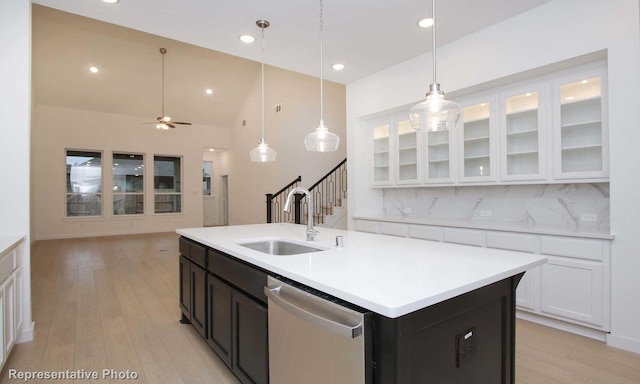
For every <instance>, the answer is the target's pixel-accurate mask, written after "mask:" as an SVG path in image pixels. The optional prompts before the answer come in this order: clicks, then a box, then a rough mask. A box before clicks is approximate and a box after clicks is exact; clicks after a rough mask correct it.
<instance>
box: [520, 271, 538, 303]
mask: <svg viewBox="0 0 640 384" xmlns="http://www.w3.org/2000/svg"><path fill="white" fill-rule="evenodd" d="M539 273H540V268H539V267H538V268H534V269H531V270H528V271H527V272H526V273H525V274H524V276H523V277H522V279H521V280H520V283H519V284H518V288H516V306H517V307H518V309H528V310H531V311H535V310H537V309H538V305H537V304H536V297H537V296H538V295H537V293H538V279H539Z"/></svg>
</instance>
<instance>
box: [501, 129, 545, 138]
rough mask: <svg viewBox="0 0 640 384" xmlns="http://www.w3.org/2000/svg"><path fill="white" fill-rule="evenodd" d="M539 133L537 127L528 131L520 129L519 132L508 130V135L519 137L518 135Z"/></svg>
mask: <svg viewBox="0 0 640 384" xmlns="http://www.w3.org/2000/svg"><path fill="white" fill-rule="evenodd" d="M537 133H538V130H537V129H529V130H526V131H518V132H508V133H507V137H518V136H527V135H535V134H537Z"/></svg>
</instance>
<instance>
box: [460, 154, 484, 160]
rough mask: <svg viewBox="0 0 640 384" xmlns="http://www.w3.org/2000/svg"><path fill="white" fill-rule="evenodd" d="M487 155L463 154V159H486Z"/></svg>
mask: <svg viewBox="0 0 640 384" xmlns="http://www.w3.org/2000/svg"><path fill="white" fill-rule="evenodd" d="M488 158H489V155H477V156H465V157H464V159H465V160H475V159H488Z"/></svg>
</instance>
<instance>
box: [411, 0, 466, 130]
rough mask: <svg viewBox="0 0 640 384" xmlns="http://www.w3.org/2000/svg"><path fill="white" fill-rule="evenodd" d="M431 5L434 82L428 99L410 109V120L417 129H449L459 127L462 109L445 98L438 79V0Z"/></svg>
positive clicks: (430, 87)
mask: <svg viewBox="0 0 640 384" xmlns="http://www.w3.org/2000/svg"><path fill="white" fill-rule="evenodd" d="M431 6H432V10H431V15H432V19H433V26H432V29H431V39H432V46H431V58H432V59H433V83H432V84H431V85H429V92H427V98H426V100H425V101H423V102H422V103H419V104H416V105H414V106H413V107H412V108H411V109H410V110H409V121H410V122H411V127H412V128H413V129H415V130H416V131H447V130H449V129H454V128H456V127H457V125H458V121H460V114H461V111H462V109H461V108H460V106H459V105H458V104H456V103H455V102H453V101H451V100H445V98H444V92H442V91H441V90H440V84H438V82H437V81H436V0H432V1H431Z"/></svg>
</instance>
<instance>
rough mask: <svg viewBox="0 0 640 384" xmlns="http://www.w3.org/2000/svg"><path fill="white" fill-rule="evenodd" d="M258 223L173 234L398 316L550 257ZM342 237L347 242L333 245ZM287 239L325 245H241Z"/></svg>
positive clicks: (526, 268) (506, 275) (356, 302)
mask: <svg viewBox="0 0 640 384" xmlns="http://www.w3.org/2000/svg"><path fill="white" fill-rule="evenodd" d="M317 229H318V230H319V231H320V234H319V235H318V237H317V238H316V240H314V241H312V242H306V241H305V230H306V226H304V225H297V224H284V223H277V224H255V225H237V226H226V227H209V228H190V229H179V230H177V231H176V232H177V233H178V234H180V235H182V236H185V237H187V238H189V239H192V240H194V241H197V242H199V243H201V244H204V245H207V246H210V247H211V248H215V249H218V250H220V251H222V252H225V253H227V254H229V255H232V256H234V257H237V258H238V259H241V260H244V261H246V262H248V263H250V264H253V265H255V266H258V267H260V268H263V269H265V270H268V271H271V272H273V273H274V274H278V275H281V276H284V277H287V278H289V279H292V280H295V281H297V282H300V283H302V284H305V285H308V286H310V287H312V288H315V289H318V290H320V291H323V292H325V293H328V294H330V295H333V296H336V297H338V298H340V299H343V300H345V301H348V302H350V303H353V304H356V305H358V306H360V307H363V308H366V309H368V310H371V311H373V312H376V313H379V314H381V315H384V316H387V317H390V318H396V317H400V316H402V315H405V314H408V313H410V312H413V311H416V310H418V309H422V308H425V307H428V306H430V305H433V304H437V303H439V302H442V301H444V300H447V299H450V298H453V297H455V296H458V295H460V294H463V293H466V292H469V291H472V290H474V289H477V288H480V287H483V286H485V285H488V284H491V283H494V282H497V281H500V280H502V279H505V278H508V277H510V276H513V275H516V274H518V273H521V272H524V271H526V270H528V269H531V268H534V267H536V266H539V265H542V264H544V263H545V262H546V257H544V256H541V255H536V254H530V253H522V252H514V251H504V250H496V249H488V248H479V247H471V246H466V245H457V244H447V243H439V242H432V241H426V240H418V239H409V238H401V237H394V236H385V235H375V234H370V233H362V232H355V231H343V230H336V229H329V228H317ZM338 235H340V236H343V239H344V247H342V248H337V247H335V237H336V236H338ZM268 238H284V239H289V240H293V241H294V242H299V243H306V244H308V245H311V246H319V247H323V248H326V249H327V250H325V251H321V252H312V253H307V254H300V255H290V256H272V255H269V254H265V253H262V252H259V251H255V250H252V249H249V248H247V247H243V246H241V245H240V244H239V243H241V242H247V241H248V240H260V239H268Z"/></svg>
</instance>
